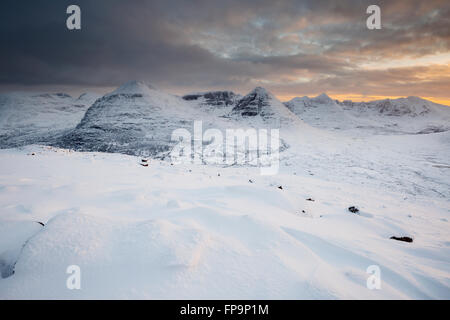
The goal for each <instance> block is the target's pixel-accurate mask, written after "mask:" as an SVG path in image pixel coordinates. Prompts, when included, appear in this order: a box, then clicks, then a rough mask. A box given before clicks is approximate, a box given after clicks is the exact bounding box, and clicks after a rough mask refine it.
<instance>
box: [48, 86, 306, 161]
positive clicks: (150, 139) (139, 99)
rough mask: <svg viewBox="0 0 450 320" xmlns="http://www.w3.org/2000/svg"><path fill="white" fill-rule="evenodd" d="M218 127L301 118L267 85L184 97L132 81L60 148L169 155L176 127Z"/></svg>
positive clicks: (101, 102) (94, 109)
mask: <svg viewBox="0 0 450 320" xmlns="http://www.w3.org/2000/svg"><path fill="white" fill-rule="evenodd" d="M194 121H202V125H203V130H206V129H208V128H215V129H219V130H222V131H223V134H225V130H226V129H228V128H243V129H245V128H250V127H253V128H259V127H264V128H267V127H270V128H280V127H282V126H286V125H293V124H295V123H299V122H300V120H299V119H298V118H297V117H296V116H295V115H294V114H293V113H292V112H291V111H289V110H288V109H287V108H286V107H285V106H284V105H283V104H282V103H281V102H280V101H279V100H278V99H276V98H275V97H274V96H273V95H272V94H271V93H269V92H268V91H266V90H265V89H263V88H256V89H254V90H253V91H252V92H250V93H249V94H248V95H246V96H245V97H240V96H238V95H236V94H234V93H232V92H229V91H221V92H206V93H202V94H190V95H187V96H184V97H183V98H180V97H178V96H174V95H171V94H168V93H165V92H162V91H160V90H158V89H155V88H153V87H151V86H148V85H146V84H145V83H142V82H138V81H131V82H128V83H126V84H124V85H123V86H121V87H119V88H118V89H116V90H115V91H113V92H111V93H108V94H106V95H105V96H104V97H102V98H100V99H98V100H97V101H96V102H95V103H94V104H93V105H92V106H91V107H90V108H89V109H88V111H87V112H86V114H85V116H84V117H83V119H82V120H81V121H80V123H79V124H78V125H77V127H76V128H75V129H74V130H72V131H71V132H68V133H67V134H66V135H64V136H63V137H62V138H61V139H60V140H59V141H58V143H57V144H56V145H57V146H59V147H64V148H73V149H76V150H85V151H106V152H119V153H125V154H133V155H147V156H156V157H165V156H166V155H167V153H168V152H169V151H170V150H171V149H172V147H173V145H174V144H175V143H174V142H173V141H172V140H171V136H172V133H173V131H174V130H176V129H179V128H184V129H187V130H189V131H190V132H191V133H192V131H193V125H194Z"/></svg>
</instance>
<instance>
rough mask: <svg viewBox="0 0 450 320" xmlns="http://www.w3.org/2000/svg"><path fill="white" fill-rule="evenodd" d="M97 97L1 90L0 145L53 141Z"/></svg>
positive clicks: (78, 119) (82, 114) (67, 128)
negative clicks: (8, 92)
mask: <svg viewBox="0 0 450 320" xmlns="http://www.w3.org/2000/svg"><path fill="white" fill-rule="evenodd" d="M97 98H98V96H97V95H95V94H91V93H89V94H83V95H81V96H80V97H79V98H72V97H71V96H70V95H67V94H64V93H55V94H48V93H45V94H37V93H10V94H1V95H0V148H8V147H16V146H22V145H27V144H33V143H41V144H51V143H53V142H54V141H55V140H56V139H57V138H58V137H59V136H60V135H62V134H63V133H64V132H66V131H67V130H69V129H73V128H74V127H75V126H76V125H77V124H78V123H79V122H80V120H81V119H82V118H83V116H84V114H85V112H86V110H87V109H88V108H89V106H90V105H91V104H92V103H93V102H94V101H95V99H97Z"/></svg>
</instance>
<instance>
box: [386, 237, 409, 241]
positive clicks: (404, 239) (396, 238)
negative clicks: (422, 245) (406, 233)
mask: <svg viewBox="0 0 450 320" xmlns="http://www.w3.org/2000/svg"><path fill="white" fill-rule="evenodd" d="M389 239H393V240H397V241H404V242H413V239H412V238H410V237H396V236H392V237H390V238H389Z"/></svg>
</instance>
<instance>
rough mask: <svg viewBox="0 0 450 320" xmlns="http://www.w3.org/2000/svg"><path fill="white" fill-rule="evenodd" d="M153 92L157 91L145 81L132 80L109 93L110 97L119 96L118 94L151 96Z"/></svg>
mask: <svg viewBox="0 0 450 320" xmlns="http://www.w3.org/2000/svg"><path fill="white" fill-rule="evenodd" d="M151 90H155V88H154V87H153V86H152V85H150V84H148V83H146V82H144V81H137V80H132V81H128V82H126V83H124V84H123V85H121V86H120V87H118V88H117V89H116V90H114V91H113V92H111V93H109V94H108V96H110V95H117V94H130V95H135V94H141V95H150V94H151Z"/></svg>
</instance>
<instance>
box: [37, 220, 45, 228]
mask: <svg viewBox="0 0 450 320" xmlns="http://www.w3.org/2000/svg"><path fill="white" fill-rule="evenodd" d="M36 222H37V223H39V224H40V225H41V226H43V227H44V226H45V224H44V223H43V222H40V221H36Z"/></svg>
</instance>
